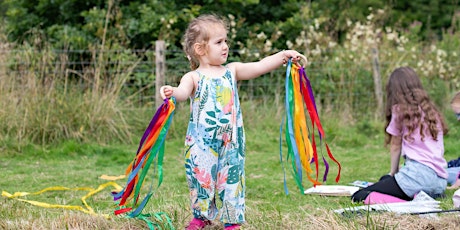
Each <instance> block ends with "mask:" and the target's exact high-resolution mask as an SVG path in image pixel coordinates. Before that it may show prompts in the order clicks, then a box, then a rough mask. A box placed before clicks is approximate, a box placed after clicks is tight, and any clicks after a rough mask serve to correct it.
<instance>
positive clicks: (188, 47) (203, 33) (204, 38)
mask: <svg viewBox="0 0 460 230" xmlns="http://www.w3.org/2000/svg"><path fill="white" fill-rule="evenodd" d="M211 25H221V26H222V27H224V28H225V29H226V30H228V26H227V22H226V21H225V20H224V19H222V18H221V17H219V16H217V15H215V14H205V15H201V16H199V17H197V18H195V19H193V20H192V21H191V22H190V24H189V25H188V27H187V30H186V31H185V34H184V52H185V54H186V55H187V58H188V60H189V62H190V68H191V69H192V70H195V69H197V68H198V66H199V64H200V63H199V62H198V55H197V54H196V53H195V49H194V47H193V46H194V44H196V43H200V44H201V45H206V44H207V43H208V41H209V38H210V34H211V31H210V30H211V29H212V28H213V27H212V26H211Z"/></svg>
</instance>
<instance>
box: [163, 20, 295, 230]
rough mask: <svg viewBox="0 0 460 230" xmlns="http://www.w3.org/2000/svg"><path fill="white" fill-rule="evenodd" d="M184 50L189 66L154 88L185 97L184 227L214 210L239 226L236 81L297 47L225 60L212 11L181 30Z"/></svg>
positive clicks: (228, 224)
mask: <svg viewBox="0 0 460 230" xmlns="http://www.w3.org/2000/svg"><path fill="white" fill-rule="evenodd" d="M184 37H185V47H184V51H185V53H186V54H187V57H188V59H189V61H190V63H191V69H192V71H190V72H188V73H186V74H185V75H184V76H183V77H182V79H181V81H180V84H179V85H178V86H177V87H172V86H169V85H165V86H162V87H161V88H160V94H161V96H162V97H163V98H170V97H175V98H176V101H178V102H179V101H185V100H187V99H188V98H190V100H191V115H190V120H189V124H188V129H187V133H186V137H185V171H186V178H187V183H188V186H189V191H190V202H191V209H192V211H193V216H194V218H193V219H192V221H191V222H190V223H189V225H188V227H187V229H202V228H203V227H205V226H206V225H210V224H211V222H210V221H211V220H214V219H215V218H216V217H217V214H218V211H219V210H218V208H217V204H216V199H215V197H216V196H217V197H218V198H219V199H220V201H221V203H222V207H221V216H220V219H221V221H222V222H223V223H224V225H225V229H239V226H240V225H241V224H242V223H244V222H245V217H244V212H245V177H244V161H245V134H244V129H243V118H242V114H241V108H240V103H239V98H238V91H237V81H238V80H249V79H253V78H256V77H259V76H261V75H263V74H265V73H268V72H270V71H272V70H275V69H276V68H278V67H280V66H281V65H282V64H284V63H286V62H287V60H288V59H290V58H292V59H293V61H298V60H299V58H300V56H301V55H300V54H299V53H298V52H297V51H293V50H286V51H281V52H278V53H276V54H273V55H271V56H268V57H265V58H263V59H262V60H260V61H258V62H250V63H241V62H234V63H229V64H227V65H225V66H224V65H223V64H224V63H225V62H226V61H227V57H228V52H229V47H228V44H227V26H226V24H225V22H224V21H223V20H222V19H220V18H219V17H217V16H215V15H203V16H200V17H198V18H196V19H194V20H193V21H192V22H191V23H190V24H189V26H188V28H187V30H186V32H185V36H184Z"/></svg>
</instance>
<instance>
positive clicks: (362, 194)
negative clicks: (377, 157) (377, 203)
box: [351, 175, 412, 202]
mask: <svg viewBox="0 0 460 230" xmlns="http://www.w3.org/2000/svg"><path fill="white" fill-rule="evenodd" d="M371 192H379V193H383V194H387V195H390V196H394V197H397V198H400V199H403V200H412V198H410V197H408V196H407V195H406V194H405V193H404V192H403V190H401V188H400V187H399V185H398V183H396V180H395V178H394V177H392V176H390V175H386V176H383V177H381V178H380V180H379V181H378V182H377V183H375V184H373V185H371V186H369V187H367V188H363V189H361V190H359V191H357V192H355V193H354V194H353V195H352V196H351V200H352V201H353V202H361V201H364V200H365V199H366V197H367V196H368V195H369V193H371Z"/></svg>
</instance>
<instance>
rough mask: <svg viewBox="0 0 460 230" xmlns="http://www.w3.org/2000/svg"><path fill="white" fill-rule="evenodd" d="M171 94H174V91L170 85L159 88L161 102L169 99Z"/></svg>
mask: <svg viewBox="0 0 460 230" xmlns="http://www.w3.org/2000/svg"><path fill="white" fill-rule="evenodd" d="M173 93H174V89H173V87H172V86H170V85H164V86H162V87H160V95H161V98H163V100H164V99H166V98H171V96H172V95H173Z"/></svg>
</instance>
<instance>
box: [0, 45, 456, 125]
mask: <svg viewBox="0 0 460 230" xmlns="http://www.w3.org/2000/svg"><path fill="white" fill-rule="evenodd" d="M238 53H239V52H238V50H232V51H231V53H230V57H229V61H239V59H238V56H239V55H238ZM156 55H157V53H156V52H155V50H103V51H101V50H26V49H24V50H8V49H0V57H2V59H1V63H0V70H2V71H1V72H0V73H3V74H4V75H6V76H9V77H13V78H15V79H21V78H26V76H28V75H31V74H32V75H33V76H36V77H38V78H39V79H40V80H41V81H43V82H46V81H47V79H50V78H52V79H56V78H65V79H71V80H72V82H74V83H75V84H76V86H77V87H81V88H88V87H92V85H93V84H95V83H94V82H95V80H94V79H96V78H98V79H101V80H102V81H103V82H104V84H108V85H110V84H113V79H114V78H115V77H114V76H123V77H124V78H125V81H124V83H123V86H122V89H121V94H120V97H121V99H122V100H123V99H126V98H130V100H132V104H135V105H137V106H142V105H143V104H149V103H154V102H155V99H157V98H156V97H158V96H156V95H155V92H156V91H157V87H158V82H157V83H155V80H156V79H157V78H158V76H156V75H157V74H156V71H155V70H156V68H158V63H156V62H155V60H156V58H157V56H156ZM328 55H330V56H334V54H328ZM380 55H385V54H384V53H383V54H382V53H381V54H380ZM420 55H421V54H420ZM164 56H165V61H164V62H165V63H164V68H165V69H164V73H165V74H164V76H163V77H164V81H162V82H161V84H169V85H173V86H177V85H178V84H179V82H180V79H181V77H182V76H183V75H184V74H185V73H186V72H188V71H189V70H190V68H189V63H188V61H187V59H186V57H185V56H184V54H183V52H182V51H181V50H164ZM342 56H344V55H342ZM309 61H310V63H309V66H308V67H307V68H306V72H307V75H308V77H309V78H310V81H311V83H312V88H313V91H314V94H315V99H316V102H317V105H318V107H319V109H320V110H322V111H323V112H326V113H337V114H338V115H340V116H350V117H354V118H359V117H362V116H375V115H376V114H378V113H379V111H377V108H376V107H377V104H378V103H379V100H383V99H384V98H382V97H383V95H378V94H376V87H378V88H380V90H381V91H383V90H384V83H385V81H386V79H387V75H388V74H389V73H390V71H391V69H392V68H394V67H395V62H391V61H382V62H379V63H377V67H376V66H375V65H376V63H375V60H373V59H372V58H369V59H368V60H367V61H360V62H359V63H356V62H353V61H352V60H333V59H329V60H326V61H325V59H319V58H318V59H315V58H309ZM396 64H398V63H396ZM399 64H401V63H399ZM404 64H406V65H409V66H413V67H414V68H417V67H418V65H419V64H418V63H417V61H416V60H409V61H407V62H405V63H404ZM449 65H450V66H452V68H453V69H452V70H451V71H455V72H457V73H459V70H460V68H459V66H460V65H459V61H458V60H457V59H455V60H453V61H451V62H450V63H449ZM376 69H377V71H379V73H378V74H379V78H380V79H379V81H381V82H382V84H383V85H378V86H376V84H375V83H376V82H375V81H376V79H375V76H376V75H375V74H376V73H375V70H376ZM285 71H286V69H285V68H278V69H277V70H275V71H273V72H271V73H268V74H265V75H264V76H262V77H259V78H256V79H253V80H249V81H241V82H239V83H238V87H239V95H240V99H241V100H251V101H255V102H258V103H274V104H275V105H282V103H284V101H283V100H284V83H285V81H284V78H285ZM419 74H420V73H419ZM420 75H421V77H422V80H423V82H424V84H425V86H426V89H427V91H428V92H429V93H430V96H432V97H433V98H434V100H435V102H436V103H437V104H438V105H439V106H441V107H442V106H443V103H445V102H446V100H447V98H449V96H450V95H451V94H452V93H453V92H454V91H456V90H458V89H459V85H458V82H459V76H458V75H457V76H455V77H451V78H449V79H443V78H441V77H437V76H430V77H423V76H424V75H423V74H420ZM379 109H380V108H379Z"/></svg>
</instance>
